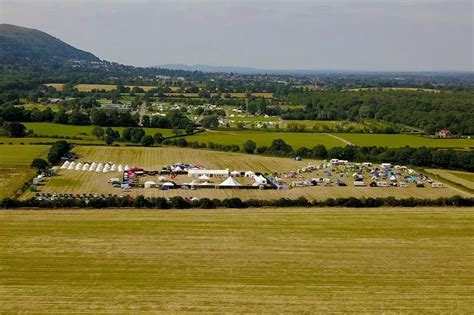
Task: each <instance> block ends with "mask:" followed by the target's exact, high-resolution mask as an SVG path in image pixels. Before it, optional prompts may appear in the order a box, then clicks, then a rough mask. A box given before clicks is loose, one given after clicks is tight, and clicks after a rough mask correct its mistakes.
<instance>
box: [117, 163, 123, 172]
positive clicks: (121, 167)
mask: <svg viewBox="0 0 474 315" xmlns="http://www.w3.org/2000/svg"><path fill="white" fill-rule="evenodd" d="M117 171H119V172H123V166H122V164H119V166H117Z"/></svg>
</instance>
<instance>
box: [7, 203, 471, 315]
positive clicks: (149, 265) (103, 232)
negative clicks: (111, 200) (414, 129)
mask: <svg viewBox="0 0 474 315" xmlns="http://www.w3.org/2000/svg"><path fill="white" fill-rule="evenodd" d="M473 252H474V212H473V211H472V210H471V209H462V208H453V209H442V208H416V209H391V208H384V209H377V210H369V209H356V210H353V209H352V210H351V209H336V208H331V209H298V208H291V209H254V210H208V211H206V210H188V211H183V210H181V211H175V210H173V211H156V210H46V211H40V210H36V211H27V210H26V211H25V210H13V211H1V212H0V270H1V277H0V295H1V299H0V313H2V314H12V313H42V314H54V313H89V314H90V313H94V314H103V313H108V314H122V313H127V314H130V313H134V314H136V313H184V312H188V313H195V312H202V313H206V314H209V313H219V314H221V313H257V314H260V313H269V314H275V313H279V314H293V313H364V314H365V313H377V314H380V313H397V314H399V313H414V314H415V313H430V314H434V313H436V314H437V313H450V314H470V313H472V310H473V309H474V273H473V272H472V270H474V260H473V259H472V253H473Z"/></svg>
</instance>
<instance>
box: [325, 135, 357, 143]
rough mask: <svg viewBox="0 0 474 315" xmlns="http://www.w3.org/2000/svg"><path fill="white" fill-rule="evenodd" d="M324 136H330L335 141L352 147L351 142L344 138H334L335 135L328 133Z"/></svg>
mask: <svg viewBox="0 0 474 315" xmlns="http://www.w3.org/2000/svg"><path fill="white" fill-rule="evenodd" d="M326 135H328V136H330V137H333V138H334V139H337V140H339V141H342V142H344V143H345V144H347V145H354V144H353V143H352V142H350V141H348V140H346V139H344V138H341V137H338V136H336V135H333V134H330V133H326Z"/></svg>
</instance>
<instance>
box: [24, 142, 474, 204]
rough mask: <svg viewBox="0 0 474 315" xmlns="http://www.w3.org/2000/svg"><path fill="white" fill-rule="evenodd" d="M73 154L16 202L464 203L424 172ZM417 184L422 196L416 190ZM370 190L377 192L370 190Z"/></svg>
mask: <svg viewBox="0 0 474 315" xmlns="http://www.w3.org/2000/svg"><path fill="white" fill-rule="evenodd" d="M73 153H74V154H75V155H77V157H78V158H77V159H76V160H73V161H63V162H62V164H61V165H60V166H57V167H56V168H55V169H56V170H57V171H56V172H55V173H56V175H55V176H52V177H48V178H46V179H45V181H44V182H42V183H41V185H39V186H37V190H36V191H35V192H27V193H25V194H24V195H23V196H22V198H29V197H34V196H39V197H40V198H44V197H45V196H48V197H56V198H57V197H58V195H59V194H68V196H69V194H73V195H74V196H75V195H76V194H78V195H82V194H93V195H98V196H101V195H130V196H138V195H144V196H147V197H157V196H164V197H172V196H182V197H185V198H198V199H199V198H204V197H206V198H218V199H224V198H229V197H239V198H241V199H279V198H298V197H301V196H305V197H306V198H309V199H327V198H337V197H350V196H352V197H395V198H408V197H414V198H439V197H449V196H454V195H461V196H469V194H468V193H466V192H465V191H463V190H461V189H458V188H456V187H451V186H450V185H445V184H443V183H439V182H438V181H433V180H431V179H430V178H429V177H428V176H426V175H423V173H422V172H419V171H415V170H413V169H409V168H407V167H405V166H397V165H393V168H390V169H383V168H381V167H380V166H377V165H372V163H368V164H364V165H362V163H358V164H355V163H349V164H344V162H348V161H337V160H333V161H326V162H323V161H315V160H303V161H298V160H295V159H292V158H277V157H264V156H258V155H245V158H243V155H242V154H241V153H230V152H213V151H208V150H197V149H188V148H179V149H178V148H140V147H128V148H126V147H92V146H89V147H88V146H78V147H76V148H74V149H73ZM188 173H190V174H188ZM124 176H126V178H125V177H124ZM358 180H359V181H358ZM418 182H420V183H422V186H423V188H421V187H417V186H418V185H417V184H418ZM357 183H359V185H358V184H357ZM361 183H362V185H360V184H361ZM372 183H373V184H374V186H378V187H371V184H372ZM124 184H126V185H124ZM438 184H439V185H440V186H439V187H438V186H436V185H438ZM380 186H383V187H380ZM389 186H390V187H389Z"/></svg>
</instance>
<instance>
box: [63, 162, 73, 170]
mask: <svg viewBox="0 0 474 315" xmlns="http://www.w3.org/2000/svg"><path fill="white" fill-rule="evenodd" d="M69 164H71V163H70V162H69V161H66V162H64V164H63V165H62V166H61V169H65V168H68V167H69Z"/></svg>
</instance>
